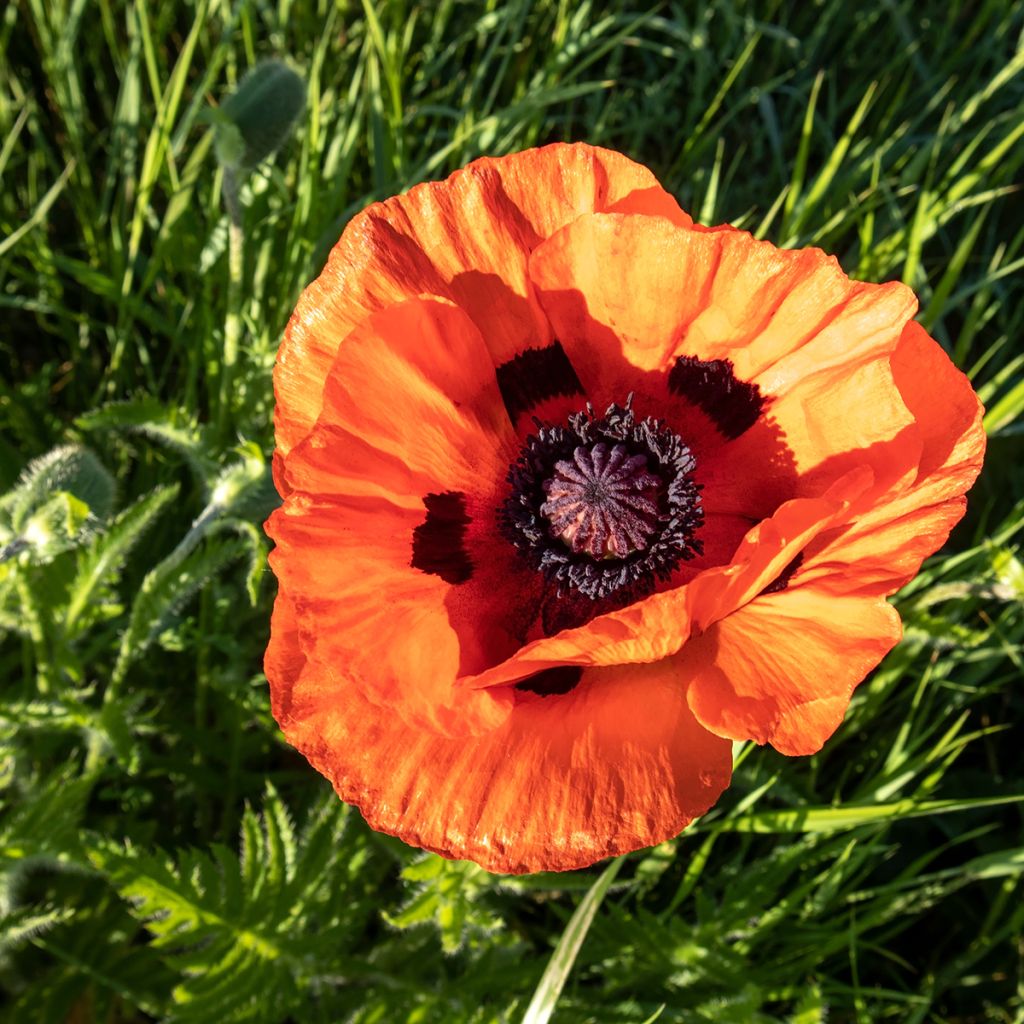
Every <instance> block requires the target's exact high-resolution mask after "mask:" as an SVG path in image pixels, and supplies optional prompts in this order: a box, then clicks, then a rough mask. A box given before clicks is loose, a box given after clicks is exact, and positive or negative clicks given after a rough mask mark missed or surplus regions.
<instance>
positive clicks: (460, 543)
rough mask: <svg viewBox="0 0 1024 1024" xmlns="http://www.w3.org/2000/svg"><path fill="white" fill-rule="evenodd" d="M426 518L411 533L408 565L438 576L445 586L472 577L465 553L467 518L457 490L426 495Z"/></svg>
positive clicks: (464, 504) (460, 495) (461, 498)
mask: <svg viewBox="0 0 1024 1024" xmlns="http://www.w3.org/2000/svg"><path fill="white" fill-rule="evenodd" d="M423 504H424V505H425V506H426V509H427V518H426V519H424V520H423V522H422V523H420V525H419V526H417V527H416V529H415V530H413V532H412V566H413V568H414V569H422V570H423V572H429V573H432V574H433V575H434V576H440V577H441V579H443V580H444V581H445V583H465V582H466V580H468V579H469V578H470V577H471V576H472V575H473V563H472V562H471V561H470V558H469V554H468V552H467V551H466V528H467V527H468V526H469V515H468V513H467V512H466V497H465V495H464V494H462V493H460V492H459V491H446V492H445V493H444V494H428V495H426V496H425V497H424V499H423Z"/></svg>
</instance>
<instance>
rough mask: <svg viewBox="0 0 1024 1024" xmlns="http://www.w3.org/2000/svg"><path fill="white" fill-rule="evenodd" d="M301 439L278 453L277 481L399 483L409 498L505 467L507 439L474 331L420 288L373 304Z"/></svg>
mask: <svg viewBox="0 0 1024 1024" xmlns="http://www.w3.org/2000/svg"><path fill="white" fill-rule="evenodd" d="M300 447H301V451H298V452H297V453H291V454H288V455H285V457H284V465H283V479H282V483H283V484H284V485H285V487H288V488H297V489H299V490H302V491H304V492H306V493H314V494H346V495H356V494H361V493H365V492H366V491H367V490H370V491H373V492H378V491H380V490H382V489H383V490H385V491H386V492H387V495H388V497H389V499H391V498H392V496H393V495H396V494H397V495H401V493H402V490H403V488H404V490H405V496H406V497H408V496H409V495H412V496H413V498H415V499H418V498H419V497H420V496H421V495H423V494H426V493H428V492H443V491H447V490H465V489H467V488H470V487H472V486H473V485H474V484H475V482H476V481H479V480H480V479H481V476H482V475H483V476H487V475H488V474H489V475H490V477H492V478H500V477H502V476H504V473H505V469H506V467H507V466H508V463H509V462H510V461H511V459H512V458H513V457H514V454H515V451H516V441H515V435H514V434H513V432H512V429H511V425H510V423H509V421H508V417H507V415H506V413H505V409H504V404H503V402H502V398H501V395H500V393H499V390H498V385H497V381H496V380H495V376H494V365H493V363H492V362H491V360H490V356H489V355H488V353H487V349H486V347H485V345H484V342H483V339H482V338H481V336H480V332H479V331H478V330H477V329H476V327H475V326H474V324H473V322H472V321H471V320H470V319H469V317H468V316H467V315H466V314H465V313H464V312H463V311H462V310H461V309H459V308H458V307H456V306H454V305H452V304H451V303H450V302H448V301H447V300H445V299H441V298H437V297H435V296H422V297H418V298H413V299H408V300H406V301H405V302H401V303H398V304H396V305H394V306H391V307H389V308H388V309H385V310H382V311H381V312H379V313H375V314H374V315H372V316H370V317H369V318H367V319H366V320H365V321H364V322H363V323H362V324H360V325H359V326H358V327H357V328H355V329H354V330H353V331H352V332H351V334H350V335H349V336H348V338H346V340H345V344H344V345H343V346H341V348H340V349H339V350H338V352H337V353H336V355H335V359H334V363H333V365H332V367H331V370H330V373H329V374H328V375H327V378H326V381H325V382H324V386H323V408H322V411H321V414H320V415H319V418H318V422H317V424H316V425H315V427H313V428H312V429H311V432H309V433H308V434H307V436H306V438H305V439H304V440H303V443H302V445H301V446H300ZM293 456H294V457H293ZM375 463H376V464H375ZM415 503H418V502H415Z"/></svg>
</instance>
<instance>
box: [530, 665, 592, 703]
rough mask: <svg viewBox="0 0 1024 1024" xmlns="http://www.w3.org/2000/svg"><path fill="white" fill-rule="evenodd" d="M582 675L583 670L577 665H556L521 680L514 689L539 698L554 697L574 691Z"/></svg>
mask: <svg viewBox="0 0 1024 1024" xmlns="http://www.w3.org/2000/svg"><path fill="white" fill-rule="evenodd" d="M582 675H583V669H581V668H580V667H579V666H578V665H558V666H556V667H555V668H545V669H542V670H541V671H540V672H534V673H533V675H532V676H527V677H526V678H525V679H521V680H520V681H519V682H518V683H516V689H517V690H524V691H526V692H527V693H536V694H539V695H540V696H541V697H554V696H556V695H560V694H563V693H568V692H569V691H570V690H572V689H575V687H576V686H577V684H578V683H579V681H580V678H581V677H582Z"/></svg>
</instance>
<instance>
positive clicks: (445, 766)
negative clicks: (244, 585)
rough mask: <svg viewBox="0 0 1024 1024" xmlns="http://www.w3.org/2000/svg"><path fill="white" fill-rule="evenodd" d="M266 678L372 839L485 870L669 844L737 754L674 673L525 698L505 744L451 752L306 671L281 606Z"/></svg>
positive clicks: (620, 673)
mask: <svg viewBox="0 0 1024 1024" xmlns="http://www.w3.org/2000/svg"><path fill="white" fill-rule="evenodd" d="M266 672H267V677H268V679H269V680H270V684H271V695H272V706H273V711H274V715H275V717H276V718H277V720H278V722H279V724H280V725H281V728H282V729H283V731H284V733H285V736H286V738H287V739H288V741H289V743H291V744H292V745H293V746H295V747H296V748H298V749H299V750H300V751H301V752H302V753H303V754H305V756H306V757H307V758H308V759H309V760H310V762H311V763H312V764H313V765H314V767H315V768H317V770H318V771H320V772H322V773H323V774H324V775H326V776H327V778H329V779H330V780H331V782H332V783H333V785H334V787H335V789H336V790H337V791H338V794H339V795H340V796H341V798H342V799H343V800H346V801H348V802H349V803H354V804H357V805H358V806H359V808H360V809H361V811H362V813H363V815H364V816H365V817H366V820H367V821H368V822H369V824H370V825H371V826H372V827H373V828H376V829H379V830H381V831H384V832H390V833H392V834H394V835H397V836H399V837H400V838H402V839H404V840H405V841H406V842H409V843H412V844H414V845H417V846H422V847H424V848H426V849H429V850H434V851H435V852H437V853H440V854H443V855H444V856H447V857H454V858H466V859H470V860H473V861H476V862H477V863H478V864H481V865H482V866H483V867H485V868H487V869H488V870H490V871H498V872H526V871H540V870H555V871H565V870H571V869H574V868H582V867H585V866H587V865H589V864H592V863H594V862H595V861H597V860H600V859H601V858H603V857H610V856H614V855H617V854H620V853H625V852H627V851H630V850H635V849H638V848H640V847H643V846H648V845H651V844H654V843H658V842H661V841H663V840H664V839H667V838H669V837H671V836H674V835H676V834H677V833H678V832H680V831H681V830H682V829H683V828H685V826H686V825H687V824H689V822H690V821H692V820H693V819H694V818H695V817H697V816H698V815H700V814H702V813H704V812H705V811H706V810H707V809H708V808H709V807H710V806H711V805H712V804H713V803H714V802H715V800H716V799H717V798H718V796H719V794H720V793H721V792H722V790H723V789H724V788H725V787H726V786H727V785H728V782H729V777H730V773H731V761H732V759H731V746H730V744H729V742H728V741H727V740H724V739H721V738H720V737H717V736H714V735H712V734H711V733H709V732H708V731H707V730H705V729H704V728H702V727H701V726H700V725H699V724H698V723H697V721H696V720H695V718H694V717H693V715H692V714H691V712H690V710H689V708H688V706H687V702H686V687H685V685H682V684H681V683H680V680H679V677H678V668H677V666H675V665H673V664H672V663H669V662H663V663H660V664H657V665H648V666H640V667H635V666H629V667H618V668H610V669H599V670H589V671H586V672H584V673H583V674H582V676H581V678H580V679H579V680H578V682H577V683H576V685H575V686H574V688H573V689H572V690H571V691H570V692H568V693H564V694H559V695H555V696H543V697H542V696H539V695H538V694H535V693H529V692H522V691H516V702H515V704H514V706H513V707H512V710H511V712H510V713H509V714H508V716H507V718H506V719H505V720H504V722H503V723H502V724H501V725H499V726H498V727H497V728H496V729H494V730H493V731H491V732H488V733H485V734H482V735H478V736H473V737H469V738H459V739H446V738H444V737H441V736H438V735H437V734H435V733H432V732H430V731H429V730H425V729H422V728H420V729H417V728H410V727H409V726H408V725H406V724H405V723H404V722H403V721H402V719H401V718H400V717H397V716H395V715H392V714H390V713H389V712H387V711H385V710H382V709H381V708H379V707H377V706H375V705H374V704H371V703H370V702H368V701H367V700H366V699H365V697H364V696H363V693H362V690H361V688H360V687H359V686H356V685H352V681H351V680H350V679H349V678H348V676H347V671H346V668H345V667H344V666H337V665H331V666H325V665H323V664H321V663H319V662H317V661H315V660H313V659H310V658H309V657H308V655H307V654H306V652H305V651H304V650H303V647H302V643H301V637H300V631H299V617H298V615H297V612H296V609H295V607H294V605H293V602H292V601H291V599H290V597H289V596H288V594H287V592H286V591H282V592H281V593H280V594H279V595H278V599H277V603H276V605H275V609H274V619H273V623H272V639H271V645H270V648H269V649H268V652H267V658H266Z"/></svg>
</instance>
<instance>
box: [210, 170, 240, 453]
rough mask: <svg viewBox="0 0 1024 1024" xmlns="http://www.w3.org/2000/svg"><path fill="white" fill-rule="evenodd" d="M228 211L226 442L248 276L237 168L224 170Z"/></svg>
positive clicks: (220, 416) (221, 411) (220, 430)
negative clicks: (244, 287)
mask: <svg viewBox="0 0 1024 1024" xmlns="http://www.w3.org/2000/svg"><path fill="white" fill-rule="evenodd" d="M223 195H224V209H225V210H226V211H227V215H228V308H227V313H226V315H225V318H224V351H223V353H222V359H223V361H222V363H221V372H220V395H219V400H218V406H217V434H218V436H219V437H221V438H222V439H223V438H224V437H225V435H226V433H227V431H228V430H229V428H230V426H231V420H232V412H233V409H232V398H233V394H232V385H233V383H234V376H235V365H236V364H237V362H238V343H239V340H240V338H241V336H242V292H243V289H242V283H243V277H244V274H245V258H244V245H245V242H244V235H243V232H242V224H243V212H242V200H241V187H240V184H239V180H238V173H237V171H236V169H235V168H234V167H230V166H225V168H224V186H223Z"/></svg>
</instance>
